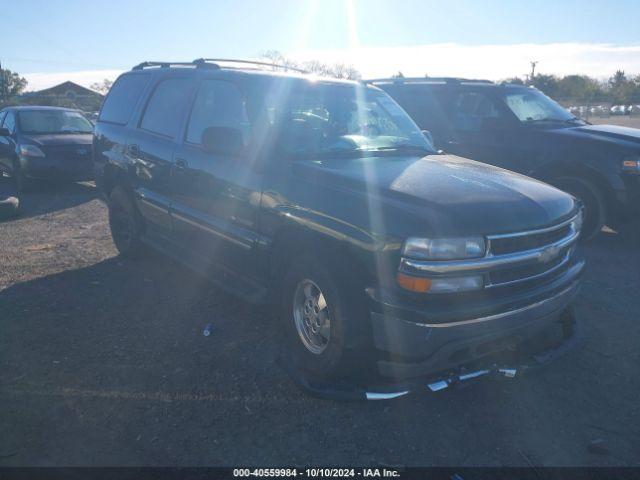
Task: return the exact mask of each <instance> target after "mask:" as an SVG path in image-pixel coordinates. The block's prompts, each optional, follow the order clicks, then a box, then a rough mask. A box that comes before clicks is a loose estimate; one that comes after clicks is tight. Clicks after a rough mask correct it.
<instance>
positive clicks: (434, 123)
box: [370, 78, 640, 240]
mask: <svg viewBox="0 0 640 480" xmlns="http://www.w3.org/2000/svg"><path fill="white" fill-rule="evenodd" d="M370 82H371V83H373V84H374V85H376V86H378V87H380V88H382V89H383V90H385V91H386V92H387V93H388V94H389V95H391V96H392V97H393V98H394V99H395V100H396V101H397V102H398V103H399V104H400V105H401V106H402V107H403V108H404V109H405V110H406V111H407V112H408V113H409V115H411V116H412V118H413V120H414V121H415V122H416V123H417V124H418V126H419V127H420V128H422V129H424V130H428V131H429V132H430V133H431V135H432V136H433V140H434V143H435V145H436V147H437V148H439V149H442V150H444V151H445V152H447V153H451V154H454V155H459V156H461V157H466V158H471V159H473V160H478V161H481V162H485V163H489V164H492V165H496V166H498V167H502V168H506V169H508V170H513V171H515V172H518V173H522V174H525V175H528V176H530V177H534V178H537V179H539V180H543V181H545V182H547V183H550V184H551V185H554V186H556V187H558V188H561V189H562V190H564V191H566V192H569V193H571V194H572V195H574V196H575V197H577V198H579V199H580V200H582V203H583V205H584V207H585V221H584V227H583V230H582V236H583V239H585V240H587V239H589V238H592V237H594V236H595V235H597V234H598V232H599V231H600V230H601V229H602V226H603V225H605V224H607V225H613V226H616V224H618V223H619V222H620V221H622V220H627V219H630V218H632V217H634V216H637V213H638V211H639V210H640V130H638V129H635V128H625V127H619V126H614V125H589V124H588V123H587V122H585V121H583V120H581V119H579V118H577V117H575V116H574V115H573V114H572V113H570V112H569V111H567V110H565V109H564V108H563V107H562V106H561V105H559V104H557V103H556V102H555V101H553V100H552V99H551V98H549V97H547V96H546V95H544V94H543V93H542V92H541V91H539V90H537V89H535V88H532V87H526V86H524V85H513V84H506V83H494V82H490V81H486V80H466V79H458V78H392V79H380V80H371V81H370Z"/></svg>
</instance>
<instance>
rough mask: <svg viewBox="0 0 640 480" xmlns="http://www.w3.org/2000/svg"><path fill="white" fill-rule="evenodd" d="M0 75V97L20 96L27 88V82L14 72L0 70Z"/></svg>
mask: <svg viewBox="0 0 640 480" xmlns="http://www.w3.org/2000/svg"><path fill="white" fill-rule="evenodd" d="M0 75H2V78H1V79H0V89H1V91H0V96H4V97H13V96H15V95H20V94H21V93H22V92H23V91H24V89H25V88H27V80H26V79H25V78H24V77H21V76H20V75H18V74H17V73H16V72H12V71H11V70H7V69H3V70H0Z"/></svg>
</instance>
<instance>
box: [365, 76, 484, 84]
mask: <svg viewBox="0 0 640 480" xmlns="http://www.w3.org/2000/svg"><path fill="white" fill-rule="evenodd" d="M365 82H366V83H373V84H375V83H383V82H384V83H387V82H388V83H450V84H460V83H483V84H493V83H494V82H492V81H491V80H473V79H468V78H457V77H391V78H372V79H370V80H365Z"/></svg>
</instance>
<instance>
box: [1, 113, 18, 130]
mask: <svg viewBox="0 0 640 480" xmlns="http://www.w3.org/2000/svg"><path fill="white" fill-rule="evenodd" d="M2 126H3V127H4V128H6V129H8V130H9V131H10V132H11V133H13V132H15V131H16V116H15V114H14V113H13V112H7V116H6V117H5V118H4V122H3V123H2Z"/></svg>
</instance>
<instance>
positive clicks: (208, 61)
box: [193, 58, 309, 73]
mask: <svg viewBox="0 0 640 480" xmlns="http://www.w3.org/2000/svg"><path fill="white" fill-rule="evenodd" d="M216 62H224V63H240V64H242V65H257V66H260V67H271V68H281V69H283V70H291V71H293V72H299V73H309V72H308V71H307V70H303V69H301V68H297V67H292V66H290V65H280V64H277V63H269V62H258V61H253V60H236V59H234V58H197V59H195V60H194V61H193V63H194V64H196V65H217V63H216ZM218 67H220V65H218Z"/></svg>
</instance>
